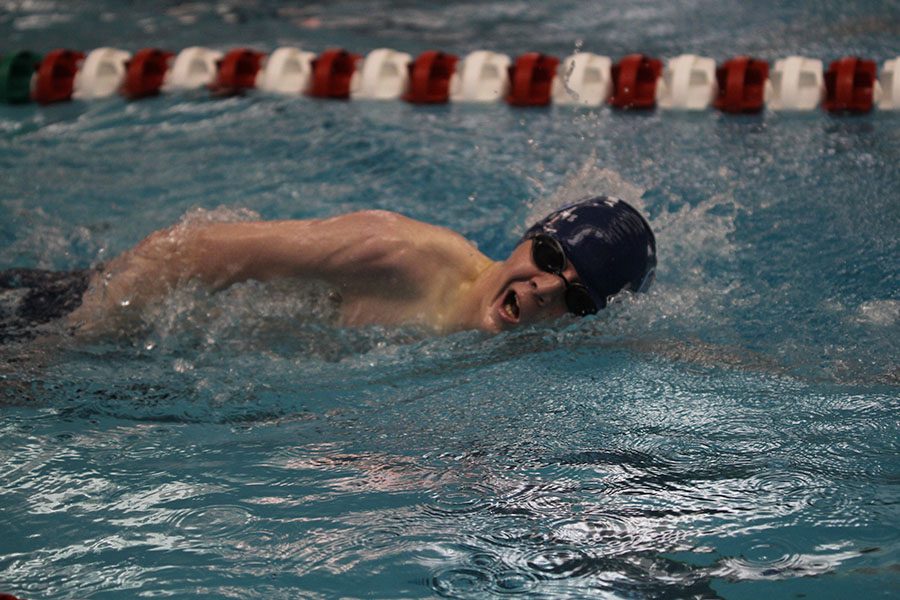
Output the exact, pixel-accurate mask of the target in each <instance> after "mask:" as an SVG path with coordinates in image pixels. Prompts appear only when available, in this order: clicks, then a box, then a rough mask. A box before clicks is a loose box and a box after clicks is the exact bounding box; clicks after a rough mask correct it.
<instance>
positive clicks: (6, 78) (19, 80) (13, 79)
mask: <svg viewBox="0 0 900 600" xmlns="http://www.w3.org/2000/svg"><path fill="white" fill-rule="evenodd" d="M40 62H41V57H40V56H38V55H37V54H35V53H34V52H28V51H27V50H22V51H20V52H16V53H15V54H8V55H6V56H4V57H3V58H2V59H0V102H8V103H10V104H16V103H21V102H29V101H30V100H31V76H32V75H34V72H35V70H36V69H37V67H38V65H39V64H40Z"/></svg>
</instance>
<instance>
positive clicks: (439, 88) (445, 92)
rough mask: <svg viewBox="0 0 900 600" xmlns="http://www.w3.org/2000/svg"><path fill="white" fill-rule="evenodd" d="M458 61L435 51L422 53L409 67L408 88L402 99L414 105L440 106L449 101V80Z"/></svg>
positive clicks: (452, 56) (451, 56)
mask: <svg viewBox="0 0 900 600" xmlns="http://www.w3.org/2000/svg"><path fill="white" fill-rule="evenodd" d="M458 60H459V59H458V58H457V57H456V56H455V55H453V54H445V53H444V52H439V51H437V50H428V51H427V52H423V53H422V54H420V55H419V56H418V57H416V60H414V61H413V62H412V63H410V65H409V87H408V88H407V90H406V94H404V95H403V99H404V100H406V101H407V102H412V103H414V104H440V103H443V102H447V101H449V100H450V78H451V77H452V76H453V74H454V73H455V72H456V63H457V61H458Z"/></svg>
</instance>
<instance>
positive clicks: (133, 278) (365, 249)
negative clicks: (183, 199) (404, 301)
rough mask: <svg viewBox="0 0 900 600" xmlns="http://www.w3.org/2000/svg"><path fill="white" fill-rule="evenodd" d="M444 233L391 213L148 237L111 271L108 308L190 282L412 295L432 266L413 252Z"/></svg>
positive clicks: (179, 230) (197, 228)
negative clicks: (302, 284)
mask: <svg viewBox="0 0 900 600" xmlns="http://www.w3.org/2000/svg"><path fill="white" fill-rule="evenodd" d="M441 235H444V236H447V235H455V234H452V232H449V230H445V229H443V228H440V227H435V226H432V225H427V224H425V223H420V222H418V221H414V220H412V219H408V218H406V217H403V216H401V215H397V214H394V213H389V212H385V211H366V212H358V213H351V214H348V215H342V216H339V217H334V218H331V219H324V220H305V221H266V222H238V223H210V224H204V225H194V226H183V225H182V226H176V227H173V228H171V229H167V230H162V231H158V232H156V233H154V234H152V235H150V236H148V237H147V238H146V239H145V240H144V241H142V242H141V243H140V244H138V245H137V246H136V247H135V248H134V249H132V250H130V251H129V252H126V253H125V254H123V255H122V256H120V257H118V258H116V259H114V260H113V261H112V262H111V263H109V264H108V265H107V267H106V275H105V282H104V285H103V302H104V304H106V305H108V306H114V305H120V306H125V305H130V306H135V307H137V306H140V305H142V304H145V303H146V301H148V300H151V299H153V298H157V297H161V296H163V295H164V294H165V293H167V292H168V291H169V290H171V289H172V288H174V287H176V286H178V285H180V284H183V283H187V282H189V281H199V282H201V283H203V284H204V285H205V286H207V287H209V288H211V289H222V288H225V287H228V286H230V285H233V284H235V283H238V282H241V281H246V280H250V279H255V280H259V281H269V280H272V279H278V278H298V279H321V280H325V281H327V282H329V283H331V284H333V285H336V286H338V287H339V288H340V289H342V290H344V291H349V292H352V291H354V290H357V289H366V288H384V289H387V290H389V291H390V292H391V293H393V294H394V295H404V294H406V295H413V294H415V293H416V290H415V289H414V288H415V286H416V285H417V283H418V282H420V281H422V279H423V278H424V277H426V276H427V273H426V272H425V270H426V269H427V268H428V267H429V265H428V264H427V261H425V264H422V261H417V260H416V256H415V255H416V253H415V252H412V249H413V248H414V247H415V246H416V245H417V244H418V243H419V240H421V239H430V238H433V237H435V236H441ZM90 300H91V299H90V298H86V302H89V301H90Z"/></svg>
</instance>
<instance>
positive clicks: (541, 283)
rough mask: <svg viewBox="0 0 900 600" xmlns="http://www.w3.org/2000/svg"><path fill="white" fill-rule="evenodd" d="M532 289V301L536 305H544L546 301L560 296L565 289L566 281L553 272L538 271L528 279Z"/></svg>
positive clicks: (548, 301)
mask: <svg viewBox="0 0 900 600" xmlns="http://www.w3.org/2000/svg"><path fill="white" fill-rule="evenodd" d="M529 283H530V284H531V289H532V291H533V296H534V301H535V303H536V304H537V305H538V306H546V305H547V304H548V303H550V302H552V301H553V300H554V299H556V297H557V296H562V293H563V292H564V291H565V289H566V282H565V280H563V278H562V277H561V276H560V275H555V274H553V273H540V274H538V275H535V276H534V277H532V278H531V280H530V281H529Z"/></svg>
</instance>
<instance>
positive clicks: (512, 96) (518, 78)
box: [506, 52, 559, 106]
mask: <svg viewBox="0 0 900 600" xmlns="http://www.w3.org/2000/svg"><path fill="white" fill-rule="evenodd" d="M558 66H559V59H558V58H556V57H554V56H547V55H546V54H540V53H538V52H529V53H527V54H523V55H522V56H519V57H518V58H516V62H515V63H514V64H512V65H511V66H510V67H509V83H510V85H509V94H507V96H506V101H507V102H509V103H510V104H511V105H513V106H547V105H548V104H550V93H551V86H552V84H553V78H554V77H555V76H556V68H557V67H558Z"/></svg>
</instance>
